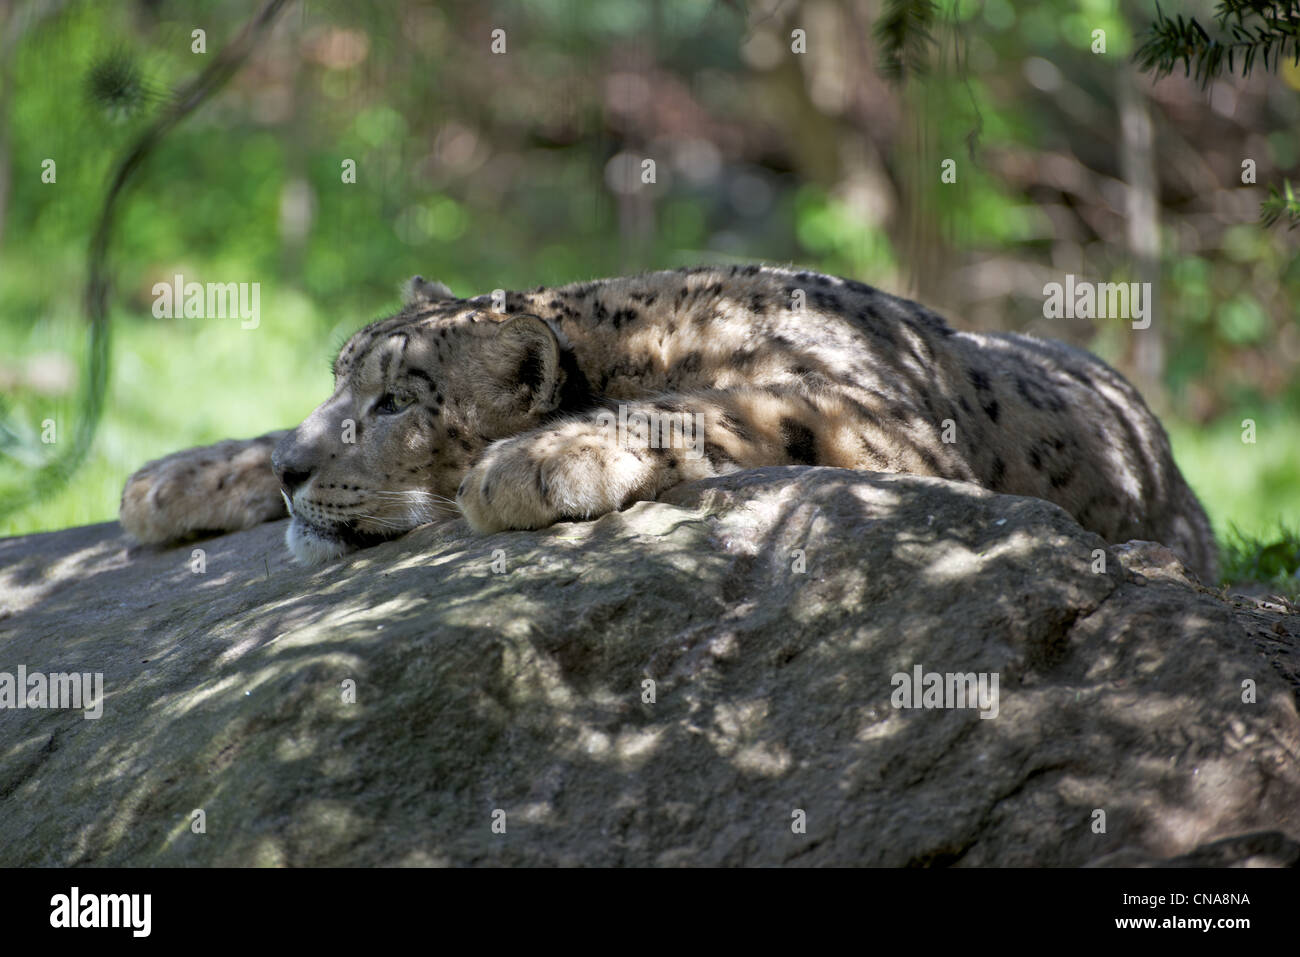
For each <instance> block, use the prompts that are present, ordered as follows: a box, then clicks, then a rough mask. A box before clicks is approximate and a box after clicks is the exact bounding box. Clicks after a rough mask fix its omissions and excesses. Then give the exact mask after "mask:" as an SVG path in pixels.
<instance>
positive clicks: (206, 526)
mask: <svg viewBox="0 0 1300 957" xmlns="http://www.w3.org/2000/svg"><path fill="white" fill-rule="evenodd" d="M282 434H283V433H279V432H273V433H271V434H270V435H264V436H261V437H260V438H256V439H228V440H227V441H225V442H218V443H217V444H216V445H207V446H203V447H201V448H196V449H186V450H185V451H183V452H176V453H174V454H172V455H168V456H166V457H164V458H161V459H157V460H155V461H153V462H150V463H149V464H147V465H146V466H145V467H144V468H142V469H140V471H138V472H136V473H135V474H134V475H132V476H131V477H130V478H129V479H127V481H126V487H125V488H124V489H123V490H122V505H121V508H120V510H119V513H118V517H119V519H120V521H121V523H122V527H123V528H125V529H126V530H127V532H129V533H130V534H131V536H132V537H133V538H135V539H136V540H137V541H140V542H144V543H146V544H158V543H162V542H174V541H179V540H181V539H183V538H186V537H188V536H190V535H193V534H198V533H203V532H233V531H237V530H238V529H242V528H252V527H253V526H254V525H258V524H260V523H262V522H269V521H271V520H272V519H276V518H283V517H284V516H285V515H286V514H287V513H286V510H285V506H284V499H283V498H281V496H280V483H279V480H278V479H277V478H276V477H275V473H274V472H273V471H271V452H272V450H273V449H274V448H275V443H276V442H277V441H279V438H280V436H281V435H282Z"/></svg>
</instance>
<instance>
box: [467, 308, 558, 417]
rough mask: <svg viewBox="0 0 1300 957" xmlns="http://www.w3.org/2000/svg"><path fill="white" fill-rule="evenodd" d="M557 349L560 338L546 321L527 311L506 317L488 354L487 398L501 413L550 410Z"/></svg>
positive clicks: (554, 395) (555, 383)
mask: <svg viewBox="0 0 1300 957" xmlns="http://www.w3.org/2000/svg"><path fill="white" fill-rule="evenodd" d="M560 349H561V340H560V337H559V335H557V333H556V330H555V329H553V328H552V327H551V325H550V323H548V322H547V321H546V320H544V319H542V318H540V317H538V316H534V315H532V314H530V313H525V314H523V315H518V316H511V317H510V318H509V319H506V320H505V321H504V322H502V323H501V325H500V326H498V327H497V330H496V336H495V337H494V339H493V343H492V348H491V350H490V352H489V355H488V363H487V370H488V380H487V382H485V383H484V386H485V388H484V393H485V394H487V395H488V396H489V397H490V398H489V400H488V401H490V402H491V403H493V404H494V405H495V406H496V407H497V408H498V409H499V410H500V411H501V412H502V413H503V414H518V413H520V412H524V411H527V412H528V413H530V414H533V415H543V414H545V413H547V412H551V411H553V410H554V409H555V407H556V405H557V404H558V403H559V384H560V383H559V375H560Z"/></svg>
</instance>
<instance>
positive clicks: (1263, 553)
mask: <svg viewBox="0 0 1300 957" xmlns="http://www.w3.org/2000/svg"><path fill="white" fill-rule="evenodd" d="M259 6H260V4H258V3H254V2H251V0H249V2H245V0H222V2H207V0H203V2H194V0H190V2H183V3H182V2H171V0H112V2H99V0H83V2H76V0H68V2H57V0H28V2H24V0H0V397H2V399H0V403H2V404H0V493H2V492H4V490H5V489H8V490H9V491H10V492H12V493H14V494H17V492H16V491H15V490H17V489H19V488H20V486H21V483H23V482H28V483H31V482H32V481H33V479H32V476H33V475H34V474H35V472H34V470H35V469H37V468H39V466H40V465H41V462H42V456H43V455H47V454H51V453H52V451H53V450H55V449H57V448H58V447H59V445H58V443H59V442H66V441H67V438H66V437H67V436H69V435H71V434H72V433H73V432H74V431H75V429H76V424H77V422H78V419H79V417H84V416H85V414H86V399H85V393H86V389H87V380H88V359H87V356H88V354H89V350H88V331H87V329H88V327H87V321H86V313H85V307H84V304H83V300H84V298H85V286H86V283H87V278H88V276H87V252H88V247H89V244H90V237H91V234H92V232H93V231H94V227H95V222H96V219H97V217H98V215H99V208H100V206H101V204H102V203H103V200H104V196H105V194H106V191H107V184H108V182H109V180H110V178H111V175H112V173H113V170H114V169H115V167H116V166H117V165H118V164H119V163H120V162H121V161H122V157H123V155H124V153H125V152H126V151H127V150H128V149H129V148H130V147H131V144H132V143H133V142H134V141H136V140H137V139H138V137H140V135H141V133H142V131H144V130H145V129H147V128H148V126H149V125H150V124H151V123H153V122H155V121H156V120H157V118H158V117H159V115H160V114H161V113H162V112H163V111H164V110H166V109H167V108H168V107H169V104H171V103H172V102H173V98H174V94H175V91H176V90H178V89H180V88H182V87H183V85H184V84H185V83H186V82H187V81H189V80H190V79H191V78H193V77H194V76H195V75H196V74H197V73H198V72H199V71H201V70H203V69H204V68H205V67H207V66H209V65H210V64H211V63H212V61H213V58H214V57H216V56H217V55H218V54H219V51H220V50H221V49H222V48H223V46H225V45H226V44H227V43H228V42H229V41H230V40H231V38H233V37H235V36H236V35H237V34H238V33H239V31H240V30H241V29H242V28H243V27H244V25H245V23H247V22H248V21H249V20H250V18H252V17H253V15H254V14H255V13H256V11H257V10H258V9H259ZM923 6H924V5H920V4H899V3H893V4H891V3H888V2H885V0H743V2H742V0H736V2H724V0H659V2H652V0H589V2H588V0H527V2H492V0H439V2H436V3H429V2H417V0H386V2H384V3H375V4H361V3H352V2H342V0H310V2H302V0H299V2H295V3H289V4H288V5H287V6H286V7H285V9H284V11H283V12H282V13H281V14H280V15H279V16H278V18H276V19H275V21H274V22H273V24H272V25H271V26H270V28H269V29H268V30H267V31H266V32H265V33H264V34H263V35H261V36H260V37H259V38H258V39H257V45H256V47H255V49H254V50H253V52H252V54H251V56H250V57H249V59H248V60H247V62H246V63H244V64H243V65H242V67H241V68H240V69H239V71H238V72H237V73H235V75H234V76H233V78H231V79H230V80H229V82H228V83H227V84H226V85H225V86H224V87H222V88H221V89H220V90H219V91H218V92H217V93H215V95H213V96H212V97H211V98H210V99H208V100H207V101H206V102H204V103H203V104H202V106H200V107H199V108H198V109H197V110H196V111H195V112H194V113H193V114H192V115H190V116H188V117H187V118H185V119H184V120H183V122H181V123H180V124H179V125H178V126H177V127H176V128H175V129H174V130H171V131H170V132H168V133H167V135H166V136H165V138H163V139H162V140H161V141H160V142H159V143H158V144H157V145H156V147H155V148H154V149H153V152H152V153H151V154H150V155H149V157H148V158H147V160H146V161H145V162H144V163H143V164H142V165H141V166H140V168H139V169H138V170H137V171H136V172H135V177H134V179H133V180H132V185H131V187H130V188H129V189H128V191H127V192H126V193H124V194H123V196H122V198H121V200H120V205H119V208H118V215H117V218H116V221H115V225H114V229H113V232H112V240H111V245H110V252H109V257H108V274H109V276H110V277H111V279H112V286H111V290H110V292H109V295H108V297H107V303H108V314H109V318H110V320H111V321H110V328H111V333H112V348H111V353H109V354H108V359H107V369H108V372H109V376H108V380H107V387H106V388H107V391H106V394H105V398H104V404H103V414H102V418H101V419H100V421H99V424H98V429H97V432H96V433H95V437H94V442H93V445H91V446H90V448H89V451H88V454H87V455H86V456H85V459H84V461H83V462H82V463H81V464H80V466H79V468H77V470H76V471H75V472H74V473H73V474H72V475H71V477H70V478H69V479H68V480H67V482H66V483H59V482H52V481H51V482H47V483H46V484H47V485H48V486H49V487H48V488H37V489H35V490H34V491H33V494H32V495H30V496H28V498H27V499H26V500H24V501H23V502H22V503H21V507H15V508H11V509H9V510H8V513H7V514H5V515H3V517H0V535H14V534H23V533H27V532H33V531H40V530H48V529H55V528H61V527H65V526H69V525H75V524H82V523H88V522H96V521H103V520H108V519H112V518H114V517H115V515H116V511H117V505H118V498H119V495H120V492H121V488H122V483H123V481H124V480H125V479H126V477H127V476H128V475H129V474H130V473H131V472H132V471H133V470H135V469H136V468H138V467H140V466H141V465H143V464H144V463H145V462H146V461H147V460H149V459H151V458H155V457H158V456H160V455H163V454H166V453H168V452H171V451H174V450H177V449H180V448H183V447H185V446H189V445H196V444H202V443H207V442H212V441H216V440H218V439H222V438H226V437H246V436H252V435H256V434H259V433H262V432H265V431H268V430H271V429H275V428H284V427H289V426H292V425H294V424H295V423H297V422H298V421H299V420H300V419H301V418H302V417H304V416H305V415H306V413H308V412H309V411H310V410H311V409H312V408H313V407H314V406H315V405H316V404H317V403H318V402H320V401H321V400H322V399H323V398H324V397H325V396H326V395H327V394H328V392H329V391H330V387H331V376H330V374H329V369H328V365H329V362H330V359H331V358H332V356H333V353H334V350H335V349H336V348H337V347H338V345H339V343H340V342H341V341H342V340H343V339H344V338H345V337H346V336H347V335H348V334H349V333H351V332H352V331H354V330H355V329H356V328H358V327H359V326H361V325H362V324H364V323H365V322H366V321H367V320H369V319H371V318H375V317H377V316H380V315H383V314H384V313H386V312H389V311H392V310H394V309H395V308H396V307H397V306H398V296H399V286H400V283H401V281H402V280H404V279H405V278H406V277H408V276H410V275H412V274H415V273H420V274H422V275H424V276H425V277H427V278H436V279H439V280H441V281H443V282H445V283H447V284H448V285H449V286H450V287H451V288H452V290H453V291H454V292H455V293H456V294H457V295H461V296H468V295H474V294H478V293H481V292H487V291H490V290H492V289H494V288H498V287H503V288H507V289H510V288H522V287H529V286H535V285H538V284H559V283H566V282H572V281H577V280H585V279H590V278H594V277H600V276H607V275H617V274H621V273H627V272H637V271H642V270H651V269H659V268H671V267H677V266H682V265H693V264H700V263H709V262H717V263H731V262H752V261H763V262H769V263H795V264H798V265H802V266H808V267H813V268H817V269H821V270H823V271H826V272H830V273H834V274H838V275H843V276H847V277H853V278H857V279H861V280H863V281H866V282H869V283H871V284H873V285H876V286H879V287H882V288H884V289H886V290H888V291H892V292H896V293H899V294H902V295H905V296H909V297H911V298H916V299H918V300H920V301H922V302H925V303H926V304H928V305H930V306H932V307H934V308H936V309H938V310H939V311H940V312H942V313H943V314H945V315H946V316H947V317H948V318H949V320H950V321H951V322H952V323H953V324H954V325H955V326H957V327H958V328H966V329H985V330H987V329H1004V330H1015V331H1022V332H1029V333H1033V334H1037V335H1045V336H1051V337H1055V338H1060V339H1065V340H1067V341H1070V342H1073V343H1075V344H1078V345H1081V346H1084V347H1086V348H1089V349H1092V350H1093V351H1095V352H1097V353H1099V354H1100V355H1101V356H1103V357H1104V358H1105V359H1107V360H1108V361H1109V362H1111V363H1113V364H1115V365H1116V366H1118V367H1119V368H1120V369H1121V370H1122V371H1124V372H1125V374H1127V375H1129V376H1130V377H1131V378H1132V379H1133V380H1134V381H1135V382H1136V383H1138V384H1139V386H1140V388H1141V389H1142V390H1143V392H1144V394H1145V395H1146V396H1147V398H1148V401H1149V402H1150V404H1151V405H1152V406H1153V407H1154V408H1155V409H1156V410H1157V412H1158V413H1159V414H1160V415H1161V416H1162V417H1163V419H1164V421H1165V422H1166V423H1167V426H1168V429H1169V431H1170V434H1171V436H1172V438H1173V442H1174V447H1175V452H1176V456H1177V458H1178V460H1179V462H1180V464H1181V465H1182V467H1183V469H1184V471H1185V472H1186V473H1187V475H1188V478H1189V480H1190V482H1191V484H1192V485H1193V487H1194V488H1195V489H1196V490H1197V492H1198V493H1199V494H1200V495H1201V497H1202V499H1203V500H1204V501H1205V503H1206V505H1207V508H1208V510H1209V512H1210V514H1211V518H1212V520H1213V521H1214V524H1215V528H1216V531H1217V532H1218V533H1219V535H1220V537H1221V539H1227V538H1229V537H1233V540H1234V541H1237V542H1239V543H1240V542H1249V543H1253V545H1252V547H1251V548H1249V549H1246V551H1245V552H1243V555H1245V558H1243V559H1242V560H1243V561H1253V562H1255V563H1256V566H1257V567H1256V568H1255V572H1256V577H1269V576H1276V575H1282V576H1286V575H1291V574H1293V573H1294V566H1295V564H1296V563H1297V550H1298V549H1297V546H1298V545H1300V539H1298V538H1297V536H1296V534H1295V532H1294V530H1295V528H1296V527H1297V526H1298V525H1300V450H1298V448H1297V436H1300V377H1298V376H1297V374H1296V372H1297V365H1298V364H1300V304H1298V303H1300V297H1298V296H1297V293H1300V259H1298V258H1297V249H1298V248H1300V245H1298V244H1300V230H1296V231H1291V230H1289V229H1288V226H1289V225H1291V222H1290V221H1289V220H1288V219H1287V218H1286V217H1283V218H1282V219H1281V221H1280V222H1278V223H1276V224H1273V225H1265V224H1264V223H1262V222H1261V221H1260V204H1261V202H1262V201H1263V200H1265V199H1266V198H1267V197H1268V195H1269V187H1270V186H1273V187H1275V188H1277V189H1284V188H1285V185H1284V184H1285V183H1286V182H1287V177H1290V178H1291V179H1292V180H1295V179H1296V178H1297V176H1298V175H1300V68H1297V67H1296V66H1295V65H1294V63H1293V62H1292V60H1291V58H1290V57H1287V58H1286V59H1285V61H1284V62H1282V63H1281V65H1280V68H1279V69H1277V70H1271V69H1265V68H1263V67H1262V66H1261V65H1259V64H1256V65H1255V68H1254V69H1253V71H1251V72H1250V75H1249V76H1245V77H1243V76H1242V75H1241V73H1242V72H1243V71H1242V70H1241V69H1240V68H1238V69H1237V70H1236V72H1235V73H1233V72H1230V71H1226V70H1225V71H1223V72H1222V74H1221V75H1219V76H1217V77H1212V78H1209V79H1208V80H1207V81H1206V82H1203V83H1202V82H1198V79H1197V77H1196V76H1195V75H1193V76H1192V77H1190V78H1189V77H1185V76H1184V75H1183V71H1182V69H1181V68H1180V69H1178V70H1176V71H1175V72H1174V73H1173V75H1170V76H1167V77H1164V78H1162V79H1159V80H1158V81H1157V80H1156V78H1155V71H1152V70H1144V69H1142V68H1141V67H1139V66H1138V65H1135V62H1134V57H1133V54H1134V51H1135V49H1136V48H1137V47H1138V46H1139V45H1140V44H1141V43H1142V42H1143V38H1144V34H1145V33H1146V31H1147V30H1148V29H1149V28H1150V26H1151V24H1152V22H1153V20H1154V19H1155V16H1156V8H1155V4H1154V3H1150V2H1132V3H1129V2H1124V3H1120V2H1117V0H1069V2H1066V0H1047V2H1043V0H1037V2H1015V3H1013V2H1011V0H960V2H951V0H947V2H941V3H938V4H937V5H934V7H932V8H931V9H932V10H933V17H932V18H931V19H930V20H929V21H928V23H927V22H919V23H918V22H913V21H915V20H916V18H915V17H913V19H912V21H909V16H911V15H912V13H913V11H914V10H916V9H921V8H922V7H923ZM1166 6H1167V7H1172V6H1176V7H1178V8H1179V9H1178V10H1177V11H1172V10H1166V12H1167V13H1174V12H1179V13H1185V14H1188V15H1192V14H1194V15H1196V16H1197V17H1198V18H1200V20H1201V22H1203V23H1206V24H1210V23H1212V22H1213V14H1214V10H1215V5H1214V4H1213V3H1196V2H1189V3H1185V4H1168V5H1166ZM922 21H924V18H922ZM909 27H918V28H919V29H917V30H913V33H912V35H911V36H908V35H907V31H908V29H909ZM196 30H201V31H203V33H202V35H201V36H202V46H203V47H204V49H203V50H202V51H201V52H196V48H197V46H198V45H199V40H198V39H197V37H196V34H195V32H194V31H196ZM498 30H499V31H504V34H500V33H498V34H495V35H494V31H498ZM891 30H892V33H891ZM1097 31H1101V33H1100V34H1098V32H1097ZM918 34H919V35H920V37H921V39H920V40H918V39H917V36H918ZM926 34H928V36H929V40H928V41H926V40H925V39H924V35H926ZM1099 36H1100V43H1099ZM494 37H495V38H494ZM900 38H901V39H900ZM494 43H495V45H496V49H495V52H494ZM891 44H893V45H892V46H891ZM1099 46H1100V47H1101V48H1100V49H1099ZM882 51H883V52H882ZM891 53H892V54H893V56H891V55H890V54H891ZM1270 62H1272V61H1270ZM891 68H892V78H890V79H887V78H886V76H887V75H889V74H890V73H891ZM645 159H653V160H654V182H653V183H645V182H643V177H642V170H643V161H644V160H645ZM47 160H53V161H54V167H53V171H54V175H53V179H54V181H53V182H49V181H48V180H49V179H50V178H51V176H50V175H49V174H50V167H49V166H48V164H46V161H47ZM948 160H951V161H953V162H952V163H951V164H949V166H948V168H949V169H950V170H951V172H952V175H950V176H949V177H948V178H949V179H952V178H953V177H954V176H955V181H952V182H944V181H943V177H942V172H943V169H944V164H945V161H948ZM1247 160H1249V161H1252V162H1251V163H1250V164H1247V165H1249V166H1251V167H1252V173H1253V175H1251V176H1249V177H1248V178H1249V179H1250V180H1251V181H1250V182H1245V183H1243V169H1244V166H1243V164H1244V163H1245V161H1247ZM349 161H351V163H352V164H354V166H355V177H354V180H355V181H354V182H350V181H348V179H349V176H348V175H347V173H348V168H349ZM177 273H180V274H183V275H184V277H185V279H186V280H187V281H191V280H192V281H198V282H222V283H226V282H250V283H251V282H257V283H260V297H261V298H260V307H261V321H260V324H259V325H258V327H257V328H256V329H241V328H240V324H239V323H238V322H237V321H231V320H220V319H188V320H187V319H183V318H181V319H168V318H162V319H160V318H155V316H154V314H153V311H152V304H153V295H152V293H151V289H152V287H153V285H154V284H155V283H157V282H170V281H171V280H172V277H173V276H174V275H176V274H177ZM1068 274H1073V275H1074V276H1076V277H1077V278H1078V279H1081V280H1090V281H1096V282H1106V281H1142V282H1151V283H1152V284H1153V288H1154V290H1155V296H1156V307H1155V313H1154V322H1153V324H1152V327H1151V328H1150V329H1149V330H1146V331H1141V332H1139V331H1135V330H1133V329H1132V328H1131V327H1130V325H1129V324H1128V323H1127V322H1123V321H1115V320H1087V319H1046V318H1044V309H1043V303H1044V288H1043V287H1044V285H1045V284H1046V283H1049V282H1064V281H1065V277H1066V276H1067V275H1068ZM1243 420H1250V423H1253V434H1248V438H1253V439H1254V441H1253V442H1251V441H1243V432H1246V433H1250V432H1251V430H1250V427H1249V426H1247V427H1246V428H1245V429H1243ZM51 421H53V422H54V423H55V425H56V429H57V437H58V438H57V441H56V442H55V443H54V444H53V445H51V444H49V441H48V440H49V436H45V438H46V442H45V443H43V442H42V435H43V425H45V424H48V423H49V422H51ZM44 431H48V430H44ZM0 497H3V496H2V495H0ZM15 501H16V499H15ZM1232 528H1235V529H1237V531H1238V532H1239V533H1240V534H1235V535H1234V533H1232V532H1230V529H1232ZM1261 563H1262V564H1261ZM1239 571H1240V569H1239ZM1246 571H1247V572H1249V569H1246Z"/></svg>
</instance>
